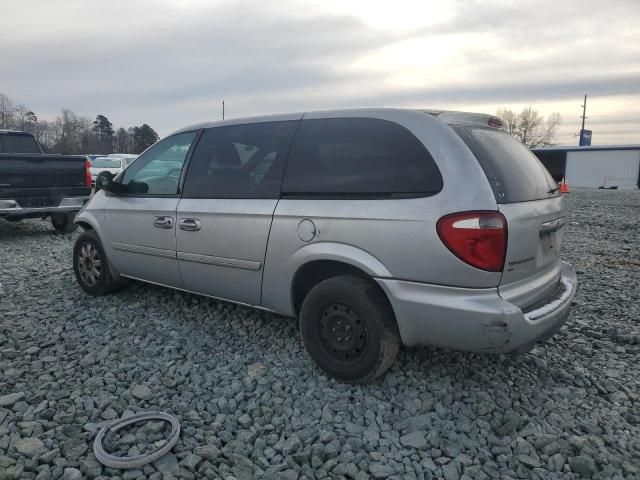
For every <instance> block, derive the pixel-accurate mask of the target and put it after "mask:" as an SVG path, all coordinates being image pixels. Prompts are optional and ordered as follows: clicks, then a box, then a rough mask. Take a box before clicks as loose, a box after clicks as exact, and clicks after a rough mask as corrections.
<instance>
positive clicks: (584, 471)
mask: <svg viewBox="0 0 640 480" xmlns="http://www.w3.org/2000/svg"><path fill="white" fill-rule="evenodd" d="M569 465H570V466H571V471H572V472H576V473H577V474H579V475H582V476H583V477H587V478H591V476H592V475H593V473H594V472H595V470H596V466H595V462H594V460H593V459H592V458H589V457H585V456H584V455H578V456H577V457H572V458H570V459H569Z"/></svg>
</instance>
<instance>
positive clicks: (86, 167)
mask: <svg viewBox="0 0 640 480" xmlns="http://www.w3.org/2000/svg"><path fill="white" fill-rule="evenodd" d="M90 169H91V162H89V160H85V161H84V184H85V186H87V187H91V170H90Z"/></svg>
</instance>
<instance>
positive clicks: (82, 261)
mask: <svg viewBox="0 0 640 480" xmlns="http://www.w3.org/2000/svg"><path fill="white" fill-rule="evenodd" d="M73 271H74V273H75V274H76V280H77V281H78V283H79V284H80V287H82V289H83V290H84V291H85V292H87V293H88V294H90V295H94V296H101V295H105V294H107V293H109V292H112V291H114V290H116V289H117V288H118V287H119V286H120V285H121V283H120V282H119V281H118V280H116V279H115V278H114V277H113V275H112V274H111V270H110V269H109V263H108V260H107V255H106V254H105V253H104V249H103V248H102V244H101V243H100V239H99V238H98V235H96V233H95V232H94V231H93V230H89V231H86V232H84V233H83V234H82V235H80V237H79V238H78V240H76V244H75V246H74V247H73Z"/></svg>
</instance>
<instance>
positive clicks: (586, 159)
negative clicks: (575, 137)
mask: <svg viewBox="0 0 640 480" xmlns="http://www.w3.org/2000/svg"><path fill="white" fill-rule="evenodd" d="M639 169H640V150H595V151H593V150H592V151H586V152H567V170H566V178H567V182H568V183H569V186H571V187H591V188H597V187H600V186H603V185H604V186H607V187H612V186H617V187H619V188H637V187H638V170H639Z"/></svg>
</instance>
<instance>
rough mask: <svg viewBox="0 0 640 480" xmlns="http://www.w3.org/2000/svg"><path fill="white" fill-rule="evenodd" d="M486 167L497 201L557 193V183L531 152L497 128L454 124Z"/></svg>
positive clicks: (525, 199) (513, 201) (510, 200)
mask: <svg viewBox="0 0 640 480" xmlns="http://www.w3.org/2000/svg"><path fill="white" fill-rule="evenodd" d="M452 128H453V129H454V130H455V132H456V133H457V134H458V135H459V136H460V138H462V140H464V142H465V143H466V144H467V146H468V147H469V149H470V150H471V151H472V152H473V154H474V155H475V157H476V158H477V159H478V162H479V163H480V166H481V167H482V169H483V170H484V173H485V175H486V176H487V179H488V180H489V183H490V184H491V188H492V189H493V193H494V195H495V198H496V201H497V202H498V203H515V202H527V201H530V200H541V199H544V198H550V197H552V196H557V195H559V193H558V192H557V187H558V185H557V184H556V183H555V181H554V180H553V178H552V177H551V175H550V174H549V172H548V171H547V169H546V168H545V166H544V165H543V164H542V162H540V160H539V159H538V157H536V156H535V155H534V154H533V153H531V151H530V150H529V149H528V148H527V147H525V146H524V145H523V144H522V143H520V142H519V141H518V140H516V139H515V138H513V137H512V136H511V135H509V134H508V133H507V132H504V131H502V130H498V129H495V128H485V127H474V126H466V125H465V126H463V125H453V126H452Z"/></svg>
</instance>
